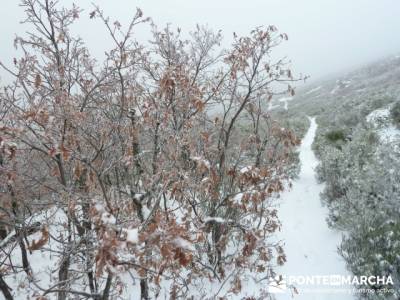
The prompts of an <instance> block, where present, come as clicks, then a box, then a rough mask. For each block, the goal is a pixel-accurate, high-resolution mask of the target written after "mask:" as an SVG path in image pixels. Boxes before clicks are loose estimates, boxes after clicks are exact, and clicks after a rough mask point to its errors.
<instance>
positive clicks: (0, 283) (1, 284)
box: [0, 274, 14, 300]
mask: <svg viewBox="0 0 400 300" xmlns="http://www.w3.org/2000/svg"><path fill="white" fill-rule="evenodd" d="M0 290H1V292H2V293H3V296H4V298H5V299H6V300H14V297H13V296H12V295H11V293H10V290H11V289H10V288H9V286H8V285H7V283H6V282H5V281H4V279H3V275H2V274H0Z"/></svg>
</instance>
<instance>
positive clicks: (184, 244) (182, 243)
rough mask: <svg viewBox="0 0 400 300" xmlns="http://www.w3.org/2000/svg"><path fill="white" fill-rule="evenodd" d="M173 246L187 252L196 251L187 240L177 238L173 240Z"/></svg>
mask: <svg viewBox="0 0 400 300" xmlns="http://www.w3.org/2000/svg"><path fill="white" fill-rule="evenodd" d="M174 244H175V245H176V246H177V247H179V248H182V249H185V250H189V251H195V250H196V249H195V248H194V246H193V244H192V243H191V242H189V241H188V240H185V239H183V238H181V237H177V238H175V239H174Z"/></svg>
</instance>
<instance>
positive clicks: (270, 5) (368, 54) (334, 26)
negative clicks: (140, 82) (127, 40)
mask: <svg viewBox="0 0 400 300" xmlns="http://www.w3.org/2000/svg"><path fill="white" fill-rule="evenodd" d="M73 2H74V1H71V0H60V1H59V4H60V5H65V6H70V5H71V4H72V3H73ZM75 3H76V4H77V5H78V6H79V7H80V8H82V9H84V12H83V13H82V14H81V15H80V19H79V20H78V21H77V24H76V25H75V27H74V32H76V33H78V34H79V35H80V36H81V37H82V38H83V39H84V40H85V42H86V44H87V46H88V47H89V49H90V50H91V51H92V54H93V55H94V56H95V57H96V58H98V59H102V58H103V57H104V51H105V50H109V49H110V48H111V47H112V43H111V40H110V39H109V37H108V36H107V33H106V30H105V27H104V25H103V24H102V23H101V21H100V20H99V19H94V20H91V19H89V13H90V12H91V11H92V10H93V4H92V3H95V4H97V5H99V6H100V7H101V8H102V9H103V11H104V13H105V15H108V16H110V21H112V22H113V21H115V20H117V19H118V20H119V21H120V23H121V24H122V25H123V26H124V25H127V24H128V22H129V20H130V18H131V17H132V16H133V15H134V14H135V12H136V7H139V8H141V9H142V10H143V12H144V16H149V17H151V18H152V19H153V21H154V22H155V24H157V25H158V26H159V27H164V26H165V25H166V24H167V23H170V24H171V25H172V26H173V27H180V28H182V31H183V32H188V31H190V30H192V29H193V28H194V27H195V26H196V24H202V25H208V27H210V28H212V29H214V30H220V29H221V30H222V34H223V36H224V41H223V46H229V45H230V43H231V42H232V33H233V32H236V33H237V34H238V35H246V34H248V33H249V31H250V30H252V29H253V28H255V27H256V26H261V25H275V26H277V27H278V29H279V31H280V32H285V33H287V34H288V35H289V41H288V42H286V43H284V44H282V45H281V46H280V47H279V49H276V51H275V53H276V54H278V55H279V56H287V57H288V58H289V59H290V60H291V61H292V65H293V70H294V72H295V73H302V74H306V75H310V76H311V79H310V80H309V81H314V80H318V79H321V78H323V77H327V76H330V75H334V74H336V73H339V72H343V71H347V70H350V69H352V68H355V67H357V66H360V65H363V64H366V63H368V62H371V61H374V60H377V59H379V58H382V57H386V56H390V55H396V54H398V53H400V39H399V38H398V32H399V29H400V18H399V15H400V1H398V0H380V1H372V0H352V1H348V0H324V1H320V0H303V1H294V0H248V1H232V0H230V1H229V0H202V1H198V0H114V1H110V0H93V1H92V0H83V1H79V2H78V1H75ZM0 18H1V24H2V26H1V29H0V43H1V47H0V60H1V61H2V62H3V63H5V64H6V65H8V66H11V65H12V60H13V58H14V57H18V53H16V51H15V49H14V47H13V41H14V38H15V35H16V33H18V34H19V35H23V34H24V32H25V31H26V30H28V29H29V28H27V27H26V26H25V25H23V24H20V21H21V20H22V19H23V18H24V11H23V9H22V8H21V7H19V1H17V0H15V1H2V7H1V10H0ZM135 33H136V35H137V36H136V37H137V39H138V40H139V41H142V42H144V41H146V40H148V39H149V38H150V37H151V35H150V28H149V26H148V24H145V25H141V26H139V27H137V29H136V32H135ZM0 76H1V78H2V79H3V80H6V79H7V76H8V75H7V74H5V73H4V71H0Z"/></svg>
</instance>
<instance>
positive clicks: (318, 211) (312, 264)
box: [277, 118, 354, 300]
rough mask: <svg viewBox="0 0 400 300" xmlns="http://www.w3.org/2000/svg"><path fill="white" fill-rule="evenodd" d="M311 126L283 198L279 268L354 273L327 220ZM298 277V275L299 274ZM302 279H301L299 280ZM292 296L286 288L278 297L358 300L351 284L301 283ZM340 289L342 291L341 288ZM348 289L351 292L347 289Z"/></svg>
mask: <svg viewBox="0 0 400 300" xmlns="http://www.w3.org/2000/svg"><path fill="white" fill-rule="evenodd" d="M310 123H311V125H310V128H309V129H308V132H307V134H306V135H305V137H304V139H303V141H302V144H301V146H300V161H301V171H300V175H299V178H298V179H297V180H295V181H294V182H293V186H292V188H291V189H290V190H288V191H286V192H284V193H283V194H282V196H281V199H280V208H279V210H278V211H279V218H280V220H281V221H282V230H281V232H280V233H279V239H281V240H283V242H284V249H285V253H286V255H287V262H286V263H285V265H284V266H283V267H281V268H279V269H278V270H277V271H278V273H279V274H282V275H285V276H286V278H287V277H288V276H325V275H328V276H330V275H343V276H347V275H350V273H349V272H348V271H346V269H345V263H344V261H343V260H342V258H341V257H340V255H339V254H338V253H337V246H338V245H339V244H340V241H341V235H340V233H338V232H335V231H333V230H330V229H329V228H328V226H327V223H326V220H325V218H326V216H327V213H328V212H327V209H326V208H325V207H322V206H321V202H320V197H319V194H320V192H321V191H322V189H323V185H321V184H318V183H317V180H316V178H315V171H314V169H315V167H316V166H317V164H318V161H317V159H316V157H315V155H314V153H313V151H312V149H311V145H312V143H313V141H314V137H315V132H316V129H317V124H316V122H315V118H310ZM296 278H298V277H296ZM299 280H300V279H299ZM294 285H295V286H296V288H297V290H298V292H299V294H297V295H296V294H295V295H294V297H293V298H292V297H291V295H292V293H291V292H290V291H289V290H286V291H285V292H284V293H282V294H277V299H279V300H283V299H295V300H313V299H315V300H338V299H340V300H350V299H354V298H353V296H352V295H351V294H350V292H349V287H348V286H329V285H317V284H315V285H299V284H296V283H295V284H294ZM338 289H340V290H341V291H339V290H338ZM343 290H347V294H346V292H345V291H343Z"/></svg>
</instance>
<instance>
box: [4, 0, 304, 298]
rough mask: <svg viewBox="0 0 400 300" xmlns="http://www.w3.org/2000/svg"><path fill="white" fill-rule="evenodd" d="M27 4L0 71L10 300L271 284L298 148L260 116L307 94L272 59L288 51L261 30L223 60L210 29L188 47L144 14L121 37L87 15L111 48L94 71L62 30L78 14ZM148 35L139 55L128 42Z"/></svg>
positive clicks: (279, 259) (120, 30)
mask: <svg viewBox="0 0 400 300" xmlns="http://www.w3.org/2000/svg"><path fill="white" fill-rule="evenodd" d="M21 5H22V7H24V9H25V12H26V19H25V21H24V22H25V23H28V24H29V25H30V27H31V28H33V30H32V31H31V32H28V33H27V34H26V35H25V36H24V37H17V38H16V39H15V46H16V47H17V48H18V49H20V50H21V53H22V56H21V57H18V58H14V61H13V65H12V66H9V65H7V64H6V63H4V62H1V67H2V68H3V70H5V71H7V72H9V73H10V74H11V75H12V76H13V78H14V80H13V82H12V83H11V84H8V85H6V86H4V87H3V89H2V91H1V94H0V101H1V105H0V109H1V111H0V122H1V125H0V143H1V147H0V165H1V174H0V176H1V178H0V189H1V212H0V213H1V214H2V220H1V224H0V226H2V228H4V230H5V231H6V233H7V235H8V237H7V238H5V239H4V240H3V241H2V242H1V247H2V253H1V254H0V259H1V263H0V288H1V291H2V292H3V295H4V297H5V298H6V299H13V298H14V297H15V295H17V291H15V290H11V289H10V286H9V285H10V282H11V281H12V280H13V279H12V276H14V278H15V276H18V278H19V279H20V280H22V281H23V282H24V287H23V289H24V293H25V294H24V295H26V296H27V297H37V299H53V298H54V297H57V299H60V300H62V299H76V298H74V297H79V298H80V299H89V298H92V299H117V298H118V297H122V298H123V296H122V295H125V294H124V293H126V289H129V285H134V289H137V290H139V289H140V295H141V296H140V297H141V298H142V299H149V298H155V297H157V296H159V295H162V293H163V290H164V292H165V290H167V291H168V293H169V297H170V298H171V299H176V298H189V297H193V290H190V287H191V286H192V287H193V286H194V287H199V286H202V288H203V289H202V291H203V293H204V294H206V295H208V296H210V295H209V294H207V289H206V288H207V284H205V281H210V282H214V283H215V282H217V283H218V286H219V288H218V289H217V290H216V291H214V293H215V294H214V295H212V297H219V296H220V297H223V295H224V294H227V293H238V292H240V289H241V281H242V280H243V279H244V278H246V277H249V276H252V277H257V278H260V280H263V279H266V278H268V276H273V275H274V266H275V265H276V264H283V263H284V262H285V255H284V251H283V249H282V247H281V246H280V245H279V244H278V243H273V242H271V239H270V237H271V236H272V235H273V234H274V232H275V231H276V230H277V229H278V228H279V221H278V219H277V215H276V209H275V208H274V206H273V203H272V198H273V196H276V195H277V194H279V192H281V191H282V190H283V186H284V182H285V181H287V180H288V179H289V175H288V168H290V165H291V162H292V161H291V157H292V153H293V151H294V146H296V145H298V144H299V140H298V139H297V138H296V137H295V136H294V134H293V133H292V132H291V131H290V130H289V129H285V128H281V126H280V125H279V123H278V122H277V121H274V120H272V119H271V117H270V116H269V114H268V113H267V111H266V107H267V103H268V101H271V99H272V98H273V96H274V95H277V94H286V93H289V94H294V89H293V88H292V87H291V85H290V83H291V82H293V81H295V80H299V79H301V78H294V77H293V75H292V72H291V71H290V69H289V65H288V63H287V62H286V61H285V60H278V61H274V60H273V59H272V58H271V51H272V50H273V49H274V48H275V47H277V46H278V45H279V44H280V43H281V42H283V41H285V40H287V36H286V35H285V34H280V33H279V32H278V31H277V29H276V28H275V27H274V26H268V27H266V28H264V27H259V28H256V29H255V30H253V31H252V32H251V33H250V35H249V36H247V37H238V36H236V35H234V41H233V44H232V46H231V48H230V49H221V47H220V43H221V39H222V36H221V33H220V32H214V31H212V30H210V29H208V28H205V27H201V26H197V27H196V28H195V29H194V31H193V32H191V33H190V35H189V37H188V38H184V37H182V33H181V30H180V29H177V30H174V29H172V28H171V27H167V28H164V29H162V30H160V29H159V28H158V27H157V26H156V25H154V24H153V23H152V22H151V20H150V19H149V18H144V17H143V13H142V11H141V10H140V9H137V11H136V13H135V15H134V16H133V18H132V20H131V22H130V24H128V26H127V27H123V26H122V25H121V24H120V23H119V22H118V21H115V22H114V21H111V20H110V19H109V18H108V17H106V16H105V15H104V13H103V12H102V10H101V9H100V8H98V7H94V10H93V11H92V12H91V13H90V14H88V17H90V18H91V19H93V22H96V20H97V21H98V22H101V23H102V24H103V26H104V27H105V29H106V31H107V32H108V35H109V37H111V40H112V41H113V43H114V45H113V46H112V48H111V49H110V50H107V51H106V58H105V59H104V61H102V62H99V61H97V60H96V59H95V58H93V57H92V56H91V54H90V53H89V50H88V48H87V47H86V46H85V44H84V42H83V41H82V40H81V39H80V38H79V37H77V36H75V35H73V34H72V33H71V31H70V26H71V24H73V23H74V22H75V21H76V20H77V19H79V18H80V17H82V15H83V14H85V13H83V12H82V10H80V9H79V8H78V7H76V6H73V7H72V8H63V7H59V6H58V4H57V2H54V1H49V0H23V1H22V2H21ZM85 17H86V16H85ZM146 24H150V28H151V33H152V41H151V43H150V44H148V45H144V44H141V43H140V42H139V41H137V40H136V39H135V35H134V30H144V29H145V28H146V26H147V25H146ZM15 251H18V252H19V253H21V255H22V256H20V255H17V256H18V257H16V256H15V255H13V253H15ZM37 252H40V253H42V257H46V258H48V259H49V261H48V265H47V266H46V270H47V271H43V270H42V269H40V267H42V266H38V265H37V264H36V263H35V262H33V261H32V257H34V255H35V253H37ZM20 257H22V259H20ZM50 258H51V261H52V262H51V263H50ZM121 274H130V275H131V277H129V276H128V277H126V276H125V277H124V276H122V275H121ZM21 278H22V279H21ZM126 278H128V279H129V280H126ZM132 280H133V281H132ZM136 282H138V284H137V285H135V283H136ZM264 286H265V288H267V285H266V284H265V285H264ZM197 292H198V293H201V292H200V289H198V290H197ZM255 293H257V295H258V296H262V297H264V296H265V297H267V292H266V291H255ZM198 295H199V294H198ZM203 296H204V295H203ZM199 298H200V295H199Z"/></svg>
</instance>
